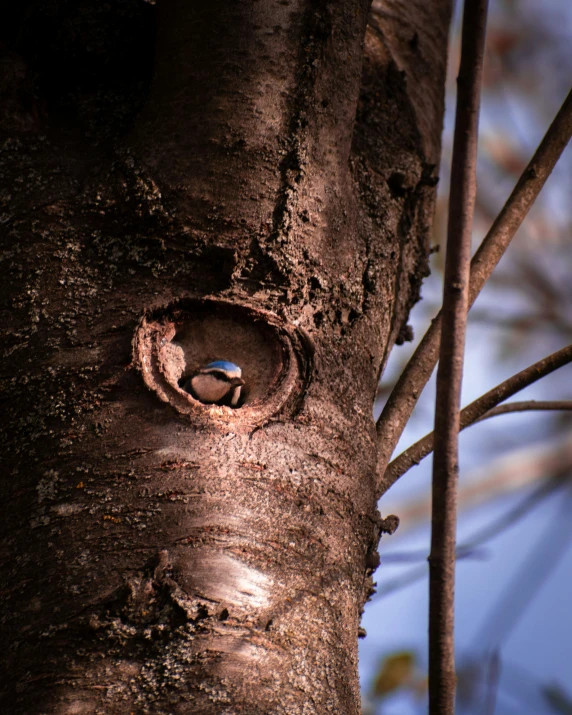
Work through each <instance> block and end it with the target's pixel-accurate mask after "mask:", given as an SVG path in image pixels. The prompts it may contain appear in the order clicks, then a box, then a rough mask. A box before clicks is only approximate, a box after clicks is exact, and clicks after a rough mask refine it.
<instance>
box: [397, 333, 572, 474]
mask: <svg viewBox="0 0 572 715" xmlns="http://www.w3.org/2000/svg"><path fill="white" fill-rule="evenodd" d="M570 362H572V345H568V346H567V347H565V348H562V350H558V351H557V352H555V353H552V354H551V355H548V357H545V358H543V359H542V360H539V361H538V362H535V363H534V364H533V365H530V366H529V367H527V368H525V369H524V370H521V371H520V372H518V373H517V374H516V375H513V376H512V377H509V378H508V380H505V381H504V382H501V383H500V384H499V385H497V386H496V387H493V389H492V390H489V391H488V392H486V393H485V394H484V395H482V396H481V397H479V398H478V399H476V400H475V401H474V402H471V404H470V405H467V407H465V408H464V409H463V410H461V419H460V429H461V430H464V429H465V428H466V427H469V425H472V424H474V423H475V422H477V421H478V420H480V419H485V418H488V417H494V416H495V415H499V414H505V413H507V412H515V411H517V409H516V407H513V406H516V405H519V406H522V405H534V406H532V407H529V408H528V409H563V410H569V409H572V402H570V401H562V402H534V401H527V402H515V403H512V405H510V404H509V405H503V406H502V407H503V409H500V408H498V407H496V405H498V404H499V403H501V402H504V401H505V400H507V399H508V398H509V397H512V395H514V394H516V393H517V392H520V390H523V389H524V388H525V387H528V385H532V383H534V382H536V381H537V380H540V379H541V378H542V377H545V376H546V375H549V374H550V373H551V372H554V370H558V368H560V367H562V366H564V365H567V364H568V363H570ZM539 405H540V406H539ZM545 405H551V406H552V407H548V406H546V407H545ZM555 405H557V406H555ZM511 407H512V409H511ZM521 409H527V408H521ZM432 451H433V432H430V433H429V434H427V435H425V437H422V438H421V439H420V440H419V441H417V442H415V444H412V445H411V447H408V448H407V449H406V450H405V451H404V452H402V453H401V454H400V455H399V457H396V459H394V460H393V462H391V464H390V465H389V466H388V468H387V473H386V479H387V483H388V485H389V486H391V484H394V483H395V482H396V481H397V480H398V479H399V477H401V476H402V475H403V474H405V472H407V471H409V469H411V467H413V466H414V465H416V464H419V462H420V461H421V460H422V459H424V458H425V457H426V456H427V455H428V454H430V453H431V452H432Z"/></svg>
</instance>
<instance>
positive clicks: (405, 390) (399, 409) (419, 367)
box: [377, 92, 572, 496]
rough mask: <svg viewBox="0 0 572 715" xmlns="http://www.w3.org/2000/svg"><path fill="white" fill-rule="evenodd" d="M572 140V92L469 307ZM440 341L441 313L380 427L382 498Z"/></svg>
mask: <svg viewBox="0 0 572 715" xmlns="http://www.w3.org/2000/svg"><path fill="white" fill-rule="evenodd" d="M571 136H572V92H570V93H569V94H568V96H567V97H566V99H565V100H564V103H563V105H562V107H561V108H560V110H559V112H558V114H557V115H556V117H555V119H554V121H553V122H552V124H551V125H550V127H549V129H548V131H547V132H546V134H545V136H544V139H543V140H542V142H541V143H540V145H539V147H538V149H537V150H536V153H535V154H534V156H533V157H532V159H531V160H530V162H529V164H528V166H527V167H526V169H525V170H524V172H523V173H522V175H521V177H520V179H519V180H518V182H517V184H516V186H515V187H514V189H513V191H512V193H511V195H510V196H509V198H508V200H507V202H506V204H505V205H504V207H503V209H502V211H501V212H500V214H499V215H498V217H497V219H496V221H495V222H494V223H493V225H492V226H491V228H490V230H489V232H488V234H487V235H486V236H485V238H484V239H483V242H482V243H481V246H480V247H479V249H478V251H477V253H476V254H475V256H474V258H473V260H472V263H471V282H470V285H469V305H472V304H473V303H474V301H475V299H476V297H477V296H478V294H479V293H480V291H481V289H482V287H483V285H484V284H485V282H486V280H487V279H488V277H489V276H490V274H491V273H492V271H493V269H494V267H495V266H496V264H497V263H498V262H499V260H500V258H501V257H502V255H503V253H504V252H505V251H506V249H507V247H508V245H509V243H510V241H511V240H512V238H513V237H514V235H515V233H516V231H517V229H518V228H519V227H520V225H521V223H522V222H523V220H524V218H525V217H526V214H527V213H528V211H529V210H530V207H531V206H532V204H533V203H534V201H535V199H536V197H537V196H538V194H539V193H540V190H541V189H542V187H543V186H544V183H545V182H546V179H547V178H548V177H549V176H550V173H551V172H552V169H553V168H554V166H555V164H556V162H557V161H558V159H559V157H560V155H561V154H562V152H563V150H564V148H565V147H566V145H567V144H568V141H569V139H570V137H571ZM440 338H441V314H440V313H439V314H438V315H437V317H436V318H435V319H434V320H433V322H432V324H431V326H430V328H429V329H428V330H427V332H426V333H425V335H424V337H423V339H422V341H421V343H420V344H419V346H418V347H417V349H416V350H415V352H414V354H413V356H412V357H411V359H410V360H409V362H408V363H407V365H406V367H405V369H404V371H403V373H402V374H401V377H400V378H399V380H398V382H397V384H396V385H395V387H394V388H393V391H392V393H391V395H390V396H389V398H388V400H387V402H386V404H385V407H384V408H383V412H382V413H381V415H380V417H379V419H378V421H377V434H378V444H379V454H378V462H377V478H378V485H379V489H378V494H379V495H380V496H381V494H383V493H384V492H386V491H387V489H388V488H389V486H390V485H391V484H392V483H393V482H391V481H387V480H386V479H385V478H384V475H385V471H386V467H387V465H388V463H389V460H390V459H391V455H392V454H393V451H394V450H395V447H396V445H397V442H398V441H399V438H400V437H401V434H402V432H403V429H404V427H405V425H406V424H407V422H408V420H409V418H410V416H411V413H412V412H413V408H414V407H415V405H416V404H417V400H418V399H419V395H420V394H421V392H422V390H423V388H424V387H425V385H426V384H427V381H428V380H429V378H430V377H431V373H432V372H433V369H434V368H435V365H436V364H437V359H438V355H439V342H440Z"/></svg>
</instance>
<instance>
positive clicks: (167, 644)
mask: <svg viewBox="0 0 572 715" xmlns="http://www.w3.org/2000/svg"><path fill="white" fill-rule="evenodd" d="M429 5H431V7H428V6H429ZM110 12H111V11H110V10H109V8H107V9H102V8H101V7H99V6H98V7H95V6H93V7H92V6H91V5H90V4H89V3H88V2H87V0H86V2H84V3H79V4H68V3H67V2H64V1H63V0H62V2H61V3H58V4H57V5H53V6H50V8H48V9H46V7H41V8H37V7H34V5H30V8H29V14H28V16H27V17H26V20H25V31H24V32H22V31H21V32H19V33H18V34H17V38H18V39H17V41H16V40H15V41H14V42H13V44H12V46H11V48H10V50H9V51H10V52H13V53H15V54H14V55H13V57H15V58H16V59H14V60H13V61H14V62H16V63H18V62H19V63H21V64H19V65H18V67H21V66H22V67H27V69H25V70H22V72H21V73H20V74H18V73H13V74H15V75H17V76H18V77H20V76H21V77H24V80H23V81H20V80H15V81H12V83H11V84H10V83H9V86H8V90H7V92H8V94H9V96H10V98H11V99H10V103H9V108H10V112H6V113H5V114H4V116H3V119H2V122H0V125H1V126H2V129H3V130H4V132H5V135H6V138H5V141H4V142H3V150H2V157H1V161H2V164H1V171H2V174H3V177H4V179H3V185H4V190H5V193H9V194H10V197H9V198H10V202H11V203H10V207H9V208H8V209H7V210H6V212H5V213H4V214H3V217H2V220H3V225H4V229H3V241H2V243H3V261H4V266H5V268H4V274H3V275H4V280H3V285H2V300H3V304H2V306H3V307H2V318H3V321H2V324H3V327H2V337H3V356H4V360H5V367H4V372H3V405H4V409H3V411H2V422H3V445H2V451H3V460H2V461H3V465H4V468H3V473H2V481H1V489H2V491H1V498H2V503H3V504H5V505H7V509H6V513H5V517H4V519H3V520H2V525H1V529H2V545H3V546H2V577H1V578H2V581H1V582H2V584H3V585H4V589H3V590H4V593H3V600H4V602H3V610H2V612H3V619H2V629H3V630H2V643H3V644H4V648H3V649H2V663H1V664H0V670H1V672H2V673H3V679H2V686H1V688H0V690H1V699H0V703H1V704H2V708H1V709H2V712H3V713H7V714H9V715H12V714H15V713H26V715H33V714H35V713H38V714H39V713H50V714H51V713H57V714H58V715H59V714H63V713H66V714H67V713H70V714H71V713H131V712H133V713H139V712H141V713H169V714H175V713H197V714H199V713H200V714H203V713H204V714H205V715H206V714H210V713H213V714H214V713H217V714H219V713H248V714H254V713H260V714H262V713H264V714H268V713H326V712H332V713H347V714H348V715H349V714H352V715H353V714H355V713H358V712H359V710H360V705H359V702H360V700H359V686H358V679H357V635H358V627H359V620H360V615H361V612H362V609H363V605H364V603H365V601H366V599H367V597H368V595H369V594H370V591H371V583H372V582H371V571H372V568H371V558H370V555H371V554H372V552H374V551H375V549H376V547H377V540H378V538H379V534H380V521H379V515H378V513H377V509H376V503H375V465H376V453H377V440H376V432H375V426H374V423H373V419H372V403H373V399H374V395H375V390H376V385H377V381H378V378H379V375H380V372H381V370H382V369H383V366H384V364H385V361H386V359H387V356H388V354H389V350H390V349H391V347H392V345H393V344H394V343H395V342H396V341H398V342H400V341H403V339H406V337H407V329H406V321H407V315H408V312H409V309H410V308H411V306H412V305H413V303H414V302H415V301H416V300H417V299H418V297H419V289H420V284H421V280H422V278H423V276H424V275H426V274H427V270H428V269H427V258H428V250H429V232H430V222H431V216H432V210H433V201H434V192H435V184H436V180H437V174H436V168H435V167H436V165H437V164H438V161H439V150H440V131H441V123H442V113H443V91H444V76H445V63H446V47H447V30H448V23H449V19H450V3H449V2H448V0H433V2H432V3H427V2H425V1H424V0H419V1H418V2H417V3H411V2H408V3H404V2H379V3H376V4H375V5H374V7H373V10H372V11H371V13H370V7H369V3H368V2H366V1H365V0H351V1H350V0H344V2H325V0H323V1H319V0H314V1H313V2H311V1H310V0H291V1H289V0H282V1H280V2H240V3H236V2H231V1H230V0H218V1H216V2H211V3H189V2H183V0H162V2H161V3H160V4H159V5H158V7H157V18H156V25H157V42H156V56H155V60H154V72H153V79H152V81H151V84H150V90H149V93H148V100H147V101H146V104H145V107H144V109H143V110H142V111H141V112H140V113H138V115H137V118H136V120H135V123H134V125H131V124H130V123H129V121H130V117H131V115H132V114H135V113H136V109H137V107H138V104H137V103H138V101H139V98H140V96H141V92H142V91H143V90H142V89H140V88H144V86H145V77H146V67H147V65H148V63H149V53H148V47H149V36H150V34H151V30H150V28H151V27H152V26H153V23H154V21H155V19H154V17H153V15H152V9H151V8H149V7H144V8H141V7H139V5H138V4H136V3H131V2H123V1H122V2H118V3H117V6H116V7H115V8H114V9H113V12H111V14H109V13H110ZM34 13H35V14H34ZM106 13H107V14H106ZM113 13H116V14H115V15H114V14H113ZM368 20H369V24H368ZM20 21H21V18H20V17H19V16H18V17H15V18H14V17H12V18H11V22H12V24H13V25H14V26H16V25H17V24H18V22H20ZM50 23H52V24H50ZM366 25H367V31H366ZM53 27H57V28H59V30H58V32H59V33H60V34H59V35H57V36H55V35H54V33H52V32H51V28H53ZM110 28H112V29H113V31H114V32H111V31H109V30H110ZM117 28H119V29H117ZM122 28H123V29H122ZM122 32H124V34H122ZM39 38H41V40H40V39H39ZM125 43H127V46H128V48H131V49H130V51H132V52H133V53H135V54H136V56H135V57H130V62H129V63H127V65H128V66H127V67H125V66H124V65H121V64H120V59H121V58H122V57H124V54H125V46H126V45H125ZM32 48H33V49H32ZM122 53H123V54H122ZM137 53H138V54H137ZM11 56H12V55H11ZM22 58H23V59H22ZM117 58H120V59H117ZM26 62H27V65H26V64H25V63H26ZM116 62H117V63H119V64H115V63H116ZM74 63H75V64H74ZM94 67H95V69H94ZM61 68H65V72H64V70H63V69H61ZM60 69H61V72H60V76H57V77H54V76H53V73H54V72H56V73H57V71H59V70H60ZM26 72H27V74H26ZM43 73H44V74H43ZM29 78H31V79H30V80H29ZM28 80H29V81H30V82H31V81H32V80H35V81H36V86H35V89H34V91H28V90H27V89H26V87H27V85H26V82H28ZM42 92H43V93H44V95H45V97H46V98H47V99H45V100H40V99H38V97H39V95H40V94H41V93H42ZM6 106H8V105H6ZM213 359H228V360H232V361H233V362H236V363H237V364H239V365H240V366H241V368H242V371H243V377H244V380H245V398H244V403H243V404H242V405H241V406H240V407H238V408H237V409H233V408H230V407H219V406H207V405H203V404H201V403H199V402H197V401H196V400H194V398H193V397H192V396H191V395H189V394H187V393H185V392H184V391H183V390H182V389H181V387H180V383H182V382H183V381H184V380H185V379H186V378H187V377H188V376H189V375H190V374H191V373H192V372H193V370H195V369H197V368H199V367H200V366H201V365H203V364H205V363H207V362H209V361H211V360H213Z"/></svg>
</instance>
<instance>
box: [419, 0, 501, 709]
mask: <svg viewBox="0 0 572 715" xmlns="http://www.w3.org/2000/svg"><path fill="white" fill-rule="evenodd" d="M487 9H488V0H465V5H464V11H463V31H462V48H461V64H460V68H459V76H458V78H457V105H456V106H457V111H456V118H455V136H454V141H453V159H452V166H451V188H450V193H449V222H448V230H447V255H446V258H445V277H444V286H443V308H442V312H443V320H442V340H441V345H440V352H439V369H438V371H437V397H436V403H435V447H434V457H433V490H432V518H431V553H430V554H429V715H453V714H454V712H455V690H456V682H457V676H456V672H455V648H454V636H453V628H454V590H455V540H456V531H457V479H458V473H459V454H458V453H459V407H460V400H461V383H462V378H463V361H464V354H465V331H466V326H467V313H468V310H469V279H470V273H471V237H472V231H473V212H474V208H475V197H476V193H477V141H478V126H479V106H480V95H481V81H482V71H483V60H484V54H485V35H486V23H487Z"/></svg>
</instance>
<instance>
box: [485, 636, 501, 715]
mask: <svg viewBox="0 0 572 715" xmlns="http://www.w3.org/2000/svg"><path fill="white" fill-rule="evenodd" d="M500 671H501V661H500V653H499V651H498V649H497V650H494V651H493V652H492V653H491V654H490V656H489V662H488V673H487V680H486V693H485V702H484V705H483V715H494V713H495V710H496V704H497V693H498V689H499V680H500Z"/></svg>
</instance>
